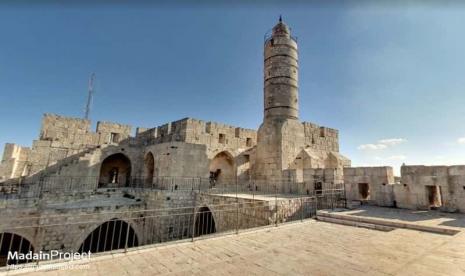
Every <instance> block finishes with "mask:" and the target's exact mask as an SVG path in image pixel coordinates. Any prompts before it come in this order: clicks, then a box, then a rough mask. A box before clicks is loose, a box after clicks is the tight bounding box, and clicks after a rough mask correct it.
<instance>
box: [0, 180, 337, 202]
mask: <svg viewBox="0 0 465 276" xmlns="http://www.w3.org/2000/svg"><path fill="white" fill-rule="evenodd" d="M328 185H329V186H328ZM315 187H316V186H315V183H314V182H312V181H302V182H298V181H295V180H293V179H283V180H267V179H261V180H250V179H237V178H222V179H219V180H214V179H211V178H207V177H178V176H161V177H151V178H146V177H131V178H128V179H125V180H124V181H121V182H119V183H102V182H101V181H100V177H99V176H47V177H40V176H34V177H30V178H27V179H24V180H23V181H20V183H18V184H11V183H9V184H3V185H2V184H0V198H3V199H10V198H18V199H31V198H42V197H44V196H51V197H53V196H66V195H76V194H89V193H94V192H96V191H100V190H105V189H138V190H141V189H150V190H162V191H172V192H174V191H198V192H201V191H208V192H210V193H221V194H230V193H251V194H257V195H259V194H276V193H279V194H301V195H312V194H314V193H315ZM332 188H342V189H343V184H342V183H339V184H334V183H329V184H327V186H326V187H325V189H332ZM319 189H321V188H319Z"/></svg>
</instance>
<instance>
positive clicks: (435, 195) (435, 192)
mask: <svg viewBox="0 0 465 276" xmlns="http://www.w3.org/2000/svg"><path fill="white" fill-rule="evenodd" d="M425 188H426V196H427V197H428V204H429V208H431V209H436V208H438V207H441V206H442V198H441V187H439V186H425Z"/></svg>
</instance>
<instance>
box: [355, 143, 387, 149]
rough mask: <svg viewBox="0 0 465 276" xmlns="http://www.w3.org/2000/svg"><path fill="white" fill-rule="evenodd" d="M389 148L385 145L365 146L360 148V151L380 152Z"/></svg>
mask: <svg viewBox="0 0 465 276" xmlns="http://www.w3.org/2000/svg"><path fill="white" fill-rule="evenodd" d="M385 148H387V146H386V145H384V144H363V145H360V146H358V149H359V150H380V149H385Z"/></svg>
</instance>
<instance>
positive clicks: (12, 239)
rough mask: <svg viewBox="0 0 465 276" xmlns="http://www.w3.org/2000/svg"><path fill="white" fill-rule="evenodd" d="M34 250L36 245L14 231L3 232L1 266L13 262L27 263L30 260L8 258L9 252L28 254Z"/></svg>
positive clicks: (1, 235) (0, 248)
mask: <svg viewBox="0 0 465 276" xmlns="http://www.w3.org/2000/svg"><path fill="white" fill-rule="evenodd" d="M30 251H31V252H34V247H33V246H32V244H31V242H30V241H29V240H28V239H26V238H24V237H22V236H20V235H17V234H13V233H7V232H5V233H1V234H0V266H6V265H11V264H21V263H26V262H27V261H28V260H19V259H16V258H15V259H10V260H8V252H11V253H12V254H15V252H17V253H18V254H21V255H22V254H27V253H29V252H30Z"/></svg>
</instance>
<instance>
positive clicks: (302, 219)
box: [300, 195, 304, 221]
mask: <svg viewBox="0 0 465 276" xmlns="http://www.w3.org/2000/svg"><path fill="white" fill-rule="evenodd" d="M300 221H304V204H303V200H302V195H300Z"/></svg>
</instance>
